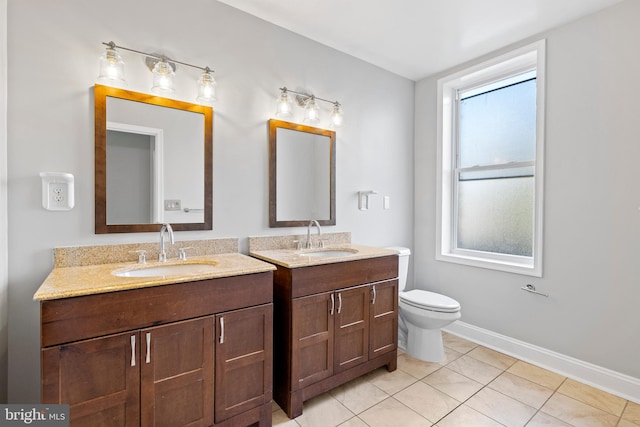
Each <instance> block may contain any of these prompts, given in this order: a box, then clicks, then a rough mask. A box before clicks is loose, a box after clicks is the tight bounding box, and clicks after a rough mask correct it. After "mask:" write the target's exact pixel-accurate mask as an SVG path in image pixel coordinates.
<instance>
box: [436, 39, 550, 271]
mask: <svg viewBox="0 0 640 427" xmlns="http://www.w3.org/2000/svg"><path fill="white" fill-rule="evenodd" d="M545 46H546V41H545V40H540V41H538V42H535V43H532V44H529V45H527V46H523V47H521V48H518V49H516V50H514V51H511V52H509V53H507V54H504V55H500V56H498V57H495V58H493V59H490V60H488V61H484V62H482V63H480V64H476V65H474V66H472V67H469V68H466V69H464V70H461V71H458V72H456V73H454V74H452V75H450V76H447V77H444V78H441V79H439V80H438V84H437V91H438V93H437V95H438V105H437V115H438V118H437V141H438V143H437V157H438V161H437V165H436V170H437V172H436V194H437V196H436V260H438V261H447V262H452V263H457V264H464V265H469V266H474V267H481V268H490V269H493V270H500V271H506V272H510V273H517V274H524V275H529V276H536V277H542V247H543V244H542V238H543V213H544V198H543V188H544V134H545V131H544V121H545V120H544V119H545V114H544V107H545V97H544V94H545V87H546V83H545ZM533 67H535V68H536V79H537V84H536V121H537V123H536V138H537V140H536V161H535V178H534V179H535V184H534V186H535V188H534V192H535V206H534V210H535V214H534V217H535V218H534V221H535V223H534V236H533V257H527V258H526V259H523V257H516V256H513V257H512V256H509V255H507V256H506V258H507V259H506V260H505V256H497V255H496V254H489V253H484V252H482V253H480V252H477V253H475V254H469V253H468V252H467V251H459V250H454V248H453V247H452V246H453V243H452V237H451V236H452V227H453V221H454V214H455V212H454V204H453V203H452V197H453V195H452V191H451V189H453V175H454V174H453V171H454V170H455V168H456V164H455V159H454V156H453V139H454V137H455V135H454V129H453V126H452V125H453V117H454V109H455V105H456V102H455V99H456V97H457V96H458V93H459V92H458V90H459V89H461V88H464V89H465V90H470V89H472V88H474V87H481V86H483V85H486V84H488V83H489V82H491V81H494V80H496V79H500V78H502V77H508V76H510V75H513V74H515V73H520V72H526V71H528V70H531V69H532V68H533ZM443 189H450V190H449V191H443Z"/></svg>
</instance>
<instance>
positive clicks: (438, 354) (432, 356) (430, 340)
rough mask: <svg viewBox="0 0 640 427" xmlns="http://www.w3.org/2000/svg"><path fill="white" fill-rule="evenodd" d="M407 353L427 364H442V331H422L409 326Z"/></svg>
mask: <svg viewBox="0 0 640 427" xmlns="http://www.w3.org/2000/svg"><path fill="white" fill-rule="evenodd" d="M408 327H409V336H408V337H407V350H406V351H407V353H409V355H411V356H412V357H415V358H416V359H420V360H424V361H425V362H440V361H441V360H442V359H444V346H443V344H442V333H441V332H440V329H422V328H417V327H415V326H413V325H408Z"/></svg>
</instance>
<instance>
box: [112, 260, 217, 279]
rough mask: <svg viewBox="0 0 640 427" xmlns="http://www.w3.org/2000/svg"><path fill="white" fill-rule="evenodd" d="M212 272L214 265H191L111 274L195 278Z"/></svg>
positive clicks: (167, 266)
mask: <svg viewBox="0 0 640 427" xmlns="http://www.w3.org/2000/svg"><path fill="white" fill-rule="evenodd" d="M214 271H216V264H215V263H193V264H168V265H154V266H149V267H141V268H136V267H133V268H130V269H127V270H116V271H113V272H112V273H111V274H113V275H114V276H118V277H160V276H195V275H200V274H207V273H213V272H214Z"/></svg>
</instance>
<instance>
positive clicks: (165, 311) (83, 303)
mask: <svg viewBox="0 0 640 427" xmlns="http://www.w3.org/2000/svg"><path fill="white" fill-rule="evenodd" d="M272 277H273V276H272V272H271V271H269V272H264V273H257V274H247V275H243V276H232V277H224V278H219V279H210V280H201V281H197V282H188V283H178V284H174V285H164V286H153V287H148V288H141V289H133V290H128V291H118V292H108V293H103V294H96V295H88V296H82V297H75V298H64V299H57V300H50V301H43V302H42V303H41V305H40V311H41V313H40V319H41V322H42V323H41V326H42V327H41V334H42V336H41V341H42V343H41V346H42V347H49V346H53V345H58V344H64V343H68V342H73V341H80V340H84V339H88V338H93V337H97V336H102V335H110V334H114V333H118V332H124V331H129V330H133V329H141V328H146V327H149V326H154V325H159V324H163V323H171V322H176V321H180V320H185V319H191V318H195V317H201V316H207V315H210V314H213V313H220V312H223V311H229V310H235V309H238V308H242V307H249V306H253V305H260V304H265V303H269V302H271V301H272V299H273V284H272Z"/></svg>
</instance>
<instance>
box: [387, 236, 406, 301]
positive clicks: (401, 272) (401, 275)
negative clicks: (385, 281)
mask: <svg viewBox="0 0 640 427" xmlns="http://www.w3.org/2000/svg"><path fill="white" fill-rule="evenodd" d="M386 249H390V250H392V251H396V252H398V292H402V291H404V289H405V287H406V286H407V274H408V272H409V255H411V250H410V249H409V248H403V247H400V246H392V247H389V248H386Z"/></svg>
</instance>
